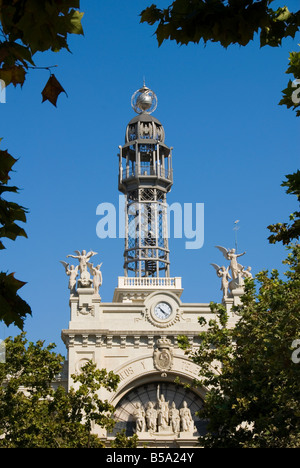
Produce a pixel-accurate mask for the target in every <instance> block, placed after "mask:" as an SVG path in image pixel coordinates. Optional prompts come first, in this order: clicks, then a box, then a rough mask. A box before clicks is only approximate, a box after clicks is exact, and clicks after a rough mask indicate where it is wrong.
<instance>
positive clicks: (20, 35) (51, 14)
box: [0, 0, 83, 330]
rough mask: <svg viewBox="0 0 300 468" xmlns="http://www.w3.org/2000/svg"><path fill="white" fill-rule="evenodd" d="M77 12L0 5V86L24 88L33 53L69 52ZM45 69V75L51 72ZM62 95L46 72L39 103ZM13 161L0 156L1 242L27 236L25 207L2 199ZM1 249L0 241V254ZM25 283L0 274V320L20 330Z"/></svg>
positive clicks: (62, 3) (22, 2) (58, 4)
mask: <svg viewBox="0 0 300 468" xmlns="http://www.w3.org/2000/svg"><path fill="white" fill-rule="evenodd" d="M79 8H80V2H79V0H13V1H11V0H0V86H1V87H2V86H3V83H4V85H5V86H9V85H11V84H12V85H14V86H17V85H20V86H23V84H24V82H25V80H26V76H27V73H28V70H29V69H30V68H39V67H36V64H35V54H36V53H37V52H46V51H48V50H51V51H53V52H59V51H60V50H62V49H67V50H69V46H68V36H69V34H83V29H82V25H81V20H82V17H83V13H81V12H79V11H78V9H79ZM45 68H46V69H48V70H49V71H50V69H51V68H52V67H45ZM62 92H65V90H64V89H63V87H62V86H61V84H60V83H59V81H58V80H57V78H56V77H55V75H53V74H52V73H51V76H50V78H49V79H48V81H47V83H46V86H45V88H44V89H43V91H42V96H43V102H44V101H49V102H51V103H52V104H53V105H54V106H56V104H57V99H58V97H59V95H60V94H61V93H62ZM0 141H1V138H0ZM15 162H16V159H14V158H13V157H12V156H11V155H10V154H9V153H8V152H7V151H0V239H2V238H8V239H11V240H15V239H16V238H17V237H19V236H24V237H26V232H25V231H24V229H23V228H22V227H20V226H19V224H17V223H18V222H19V221H21V222H23V223H25V222H26V210H25V208H23V207H22V206H20V205H18V204H16V203H13V202H9V201H7V200H5V198H3V194H4V193H5V192H11V193H17V192H18V189H17V187H13V186H9V185H8V180H9V179H10V177H9V173H10V171H11V170H12V167H13V165H14V164H15ZM3 248H4V245H3V243H2V241H1V240H0V250H1V249H3ZM25 284H26V283H24V282H21V281H18V280H17V279H15V277H14V274H10V275H8V274H6V273H3V272H2V273H0V320H3V321H4V322H5V324H6V325H11V324H14V325H16V326H17V327H19V328H20V329H21V330H23V325H24V320H25V317H26V316H27V315H28V314H30V313H31V309H30V307H29V306H28V304H26V302H25V301H23V300H22V299H21V298H20V296H19V295H18V291H19V289H20V288H21V287H22V286H24V285H25Z"/></svg>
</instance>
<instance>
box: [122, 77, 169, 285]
mask: <svg viewBox="0 0 300 468" xmlns="http://www.w3.org/2000/svg"><path fill="white" fill-rule="evenodd" d="M131 104H132V107H133V109H134V110H135V112H136V113H137V114H138V115H137V116H136V117H135V118H133V119H132V120H131V121H130V122H129V124H128V125H127V129H126V136H125V145H124V146H123V147H122V146H120V147H119V148H120V154H119V190H120V191H121V192H122V193H124V195H125V199H126V202H125V206H126V214H125V217H126V221H125V225H126V239H125V251H124V259H125V261H124V270H125V276H130V275H133V276H135V277H147V276H151V277H159V276H166V277H169V276H170V259H169V253H170V252H169V244H168V225H167V200H166V195H167V193H168V192H169V191H170V190H171V187H172V185H173V171H172V148H169V147H168V146H166V145H165V143H164V141H165V132H164V128H163V126H162V124H161V123H160V122H159V120H157V119H156V118H155V117H153V116H152V115H150V114H151V113H152V112H154V110H155V109H156V107H157V97H156V95H155V94H154V92H153V91H151V90H150V89H149V88H147V86H145V84H144V86H143V87H142V88H141V89H139V90H138V91H136V92H135V93H134V95H133V96H132V102H131Z"/></svg>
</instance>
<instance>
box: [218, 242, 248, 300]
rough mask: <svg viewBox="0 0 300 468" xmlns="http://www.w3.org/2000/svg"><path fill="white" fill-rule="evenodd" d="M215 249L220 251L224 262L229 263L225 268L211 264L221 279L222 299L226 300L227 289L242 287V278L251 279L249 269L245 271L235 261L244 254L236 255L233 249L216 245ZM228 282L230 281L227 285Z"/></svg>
mask: <svg viewBox="0 0 300 468" xmlns="http://www.w3.org/2000/svg"><path fill="white" fill-rule="evenodd" d="M216 248H217V249H219V250H220V252H221V253H222V254H223V256H224V257H225V259H226V260H229V261H230V264H229V266H228V267H227V268H225V267H224V266H222V267H220V266H219V265H217V264H216V263H211V265H212V266H213V267H214V269H215V270H216V272H217V275H218V277H219V278H222V283H221V290H222V291H223V295H224V299H226V298H227V297H228V294H229V289H230V290H231V291H232V289H236V288H240V287H243V286H244V281H243V278H252V274H251V268H250V267H248V268H247V269H246V270H245V268H244V267H243V265H240V264H239V263H238V261H237V259H238V257H242V256H243V255H245V253H246V252H243V253H240V254H237V253H236V250H235V249H230V250H227V249H225V247H221V246H220V245H216ZM229 270H230V273H231V275H230V273H229ZM229 280H232V281H231V282H230V283H229Z"/></svg>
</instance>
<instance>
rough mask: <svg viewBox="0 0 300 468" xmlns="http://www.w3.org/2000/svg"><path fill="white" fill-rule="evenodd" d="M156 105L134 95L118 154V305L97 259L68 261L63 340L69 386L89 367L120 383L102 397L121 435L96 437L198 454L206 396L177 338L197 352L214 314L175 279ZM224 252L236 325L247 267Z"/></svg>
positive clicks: (167, 171)
mask: <svg viewBox="0 0 300 468" xmlns="http://www.w3.org/2000/svg"><path fill="white" fill-rule="evenodd" d="M156 104H157V101H156V96H155V94H154V93H153V92H152V91H151V90H150V89H148V88H147V87H146V86H145V85H144V86H143V87H142V88H141V89H140V90H139V91H137V93H135V95H134V96H133V100H132V106H133V108H134V110H135V111H136V112H137V114H138V115H137V116H136V117H135V118H133V119H132V120H131V121H130V122H129V124H128V126H127V129H126V137H125V145H124V146H123V147H119V148H120V154H119V190H120V191H121V192H122V193H123V194H124V195H125V198H126V210H125V214H124V216H125V219H126V240H125V251H124V259H125V261H124V276H123V277H119V278H118V284H117V287H116V289H115V292H114V296H113V299H112V302H109V303H105V302H102V300H101V297H100V294H99V291H100V292H101V290H100V289H99V288H100V287H101V284H102V274H101V265H97V266H96V267H95V266H94V265H93V264H92V263H91V262H92V259H93V257H94V256H95V255H96V253H95V252H86V251H82V252H79V251H78V252H76V255H72V256H69V257H73V258H74V259H77V260H78V261H79V265H77V266H76V267H75V266H70V265H69V263H67V262H62V263H63V265H64V267H65V269H66V273H67V275H68V276H69V289H70V309H71V318H70V323H69V328H68V329H67V330H63V332H62V338H63V341H64V343H65V344H66V347H67V349H68V385H69V386H70V385H72V381H71V374H73V373H76V372H80V368H81V367H82V365H83V364H84V363H86V362H87V361H88V360H93V361H94V362H95V363H97V365H98V367H99V368H106V369H107V370H112V371H114V372H115V373H116V374H118V375H119V376H120V384H119V386H118V389H117V391H116V392H115V393H113V394H112V393H109V392H107V391H106V390H102V391H101V397H102V398H103V399H108V400H109V401H110V403H111V404H113V405H114V406H115V408H116V412H115V418H116V421H117V423H116V427H115V430H114V433H111V434H108V433H106V432H105V431H103V430H101V429H100V428H97V427H95V428H94V431H95V433H97V434H98V435H99V436H101V437H102V438H103V439H104V440H105V441H107V443H108V444H109V442H110V441H111V440H112V439H113V437H114V434H115V433H116V432H118V431H120V430H122V429H125V430H126V434H127V435H128V436H129V435H132V434H133V433H134V432H137V434H138V436H139V440H140V444H141V446H142V445H143V444H147V446H148V447H194V446H197V442H198V437H199V434H202V433H203V432H205V421H201V420H200V419H199V417H198V416H197V411H198V410H199V409H200V408H201V407H202V405H203V400H204V397H205V388H199V387H193V380H194V379H195V378H197V376H198V374H199V369H198V367H197V365H195V364H194V363H192V362H191V361H190V360H189V359H188V358H187V357H186V355H185V354H184V352H183V351H182V350H181V349H180V348H179V346H178V336H179V335H186V336H187V337H188V339H189V342H190V346H191V347H192V348H196V347H197V346H198V345H199V341H198V340H199V338H198V334H199V330H200V328H199V323H198V319H199V317H205V318H206V319H209V318H210V315H211V311H210V307H209V304H201V303H198V304H194V303H183V302H182V301H181V295H182V292H183V289H182V281H181V278H179V277H170V259H169V247H168V238H167V236H166V232H167V213H166V209H167V208H166V199H167V193H168V192H169V190H170V189H171V186H172V183H173V170H172V150H171V148H169V147H168V146H167V145H166V144H165V134H164V129H163V126H162V124H161V123H160V122H159V121H158V120H157V119H156V118H154V117H153V116H152V115H151V113H152V111H153V110H154V108H156ZM221 249H222V248H220V250H221ZM222 253H223V254H224V256H226V258H227V260H230V262H231V264H230V266H229V268H227V269H225V267H219V266H218V265H216V264H213V265H214V267H215V268H216V271H217V274H218V276H219V277H220V278H221V281H222V290H223V301H224V303H225V304H226V307H227V310H228V312H229V314H230V317H231V324H232V325H234V322H235V316H234V314H233V313H231V307H232V305H233V304H237V303H238V302H239V298H240V295H241V294H242V292H243V274H242V267H241V266H240V265H238V264H237V262H236V259H237V256H236V254H235V251H234V250H232V251H229V252H228V251H226V249H224V250H223V251H222ZM230 255H231V256H230ZM230 267H231V273H232V274H231V276H230V274H229V270H230ZM244 271H245V270H244ZM230 279H232V281H231V282H230ZM207 322H208V320H207ZM178 381H180V382H181V384H180V383H178ZM183 384H189V387H186V386H184V385H183Z"/></svg>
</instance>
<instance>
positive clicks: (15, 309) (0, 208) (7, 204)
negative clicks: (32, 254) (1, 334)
mask: <svg viewBox="0 0 300 468" xmlns="http://www.w3.org/2000/svg"><path fill="white" fill-rule="evenodd" d="M16 161H17V160H16V159H15V158H13V157H12V156H11V155H10V154H9V153H8V151H2V150H0V250H3V249H5V246H4V244H3V242H2V240H1V239H4V238H6V239H10V240H13V241H14V240H15V239H16V238H17V237H19V236H22V237H27V236H26V232H25V231H24V229H23V228H22V227H21V226H19V222H22V223H25V222H26V212H27V211H26V209H25V208H23V207H22V206H20V205H18V204H17V203H14V202H11V201H8V200H6V198H5V194H6V193H18V188H17V187H15V186H12V185H9V180H10V173H11V171H12V168H13V166H14V164H15V163H16ZM25 284H26V283H24V282H22V281H19V280H17V279H16V278H15V277H14V274H13V273H11V274H7V273H4V272H0V320H3V321H4V323H5V324H6V325H7V326H9V325H11V324H14V325H16V326H17V327H19V328H20V329H21V330H22V329H23V325H24V320H25V317H26V316H27V315H29V314H31V309H30V307H29V306H28V304H27V303H26V302H25V301H24V300H23V299H21V298H20V296H19V295H18V291H19V289H21V288H22V287H23V286H24V285H25Z"/></svg>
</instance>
